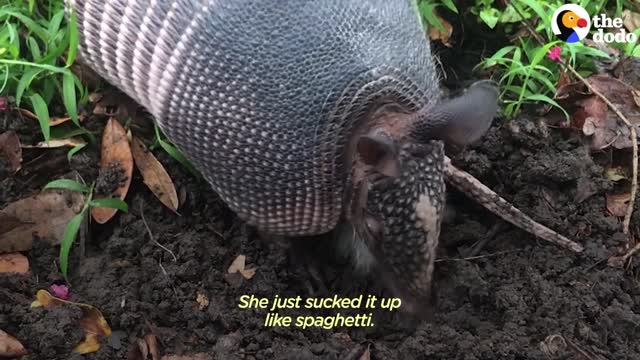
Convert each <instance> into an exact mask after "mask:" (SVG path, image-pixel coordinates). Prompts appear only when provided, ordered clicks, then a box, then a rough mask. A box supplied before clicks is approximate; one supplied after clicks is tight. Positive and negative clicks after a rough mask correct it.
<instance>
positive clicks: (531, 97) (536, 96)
mask: <svg viewBox="0 0 640 360" xmlns="http://www.w3.org/2000/svg"><path fill="white" fill-rule="evenodd" d="M524 100H533V101H542V102H545V103H547V104H550V105H553V106H555V107H556V108H558V109H560V110H561V111H562V112H563V113H564V116H565V117H566V119H567V120H569V118H570V116H569V113H567V111H566V110H565V109H564V108H563V107H562V106H560V104H558V103H557V102H556V101H555V100H553V99H552V98H550V97H548V96H546V95H542V94H533V95H529V96H527V97H525V98H524Z"/></svg>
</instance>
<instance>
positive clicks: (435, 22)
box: [418, 2, 447, 33]
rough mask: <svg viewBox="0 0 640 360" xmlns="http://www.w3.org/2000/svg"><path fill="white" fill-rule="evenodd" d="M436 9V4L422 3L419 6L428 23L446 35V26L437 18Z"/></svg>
mask: <svg viewBox="0 0 640 360" xmlns="http://www.w3.org/2000/svg"><path fill="white" fill-rule="evenodd" d="M435 7H436V6H435V4H430V3H427V2H421V3H420V5H418V8H419V9H420V14H422V16H423V17H424V18H425V20H427V23H428V24H429V25H431V26H435V27H436V28H437V29H438V30H440V31H441V32H443V33H444V32H446V31H447V30H446V29H445V28H444V25H442V23H441V22H440V20H439V19H438V17H437V16H436V13H435V12H434V11H433V9H435Z"/></svg>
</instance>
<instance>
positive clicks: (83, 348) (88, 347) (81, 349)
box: [73, 334, 100, 354]
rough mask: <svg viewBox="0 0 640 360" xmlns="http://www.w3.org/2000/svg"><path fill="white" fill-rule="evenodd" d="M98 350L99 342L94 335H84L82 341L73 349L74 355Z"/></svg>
mask: <svg viewBox="0 0 640 360" xmlns="http://www.w3.org/2000/svg"><path fill="white" fill-rule="evenodd" d="M98 350H100V340H99V339H98V335H96V334H85V336H84V339H82V341H81V342H80V343H79V344H78V345H76V346H75V347H74V348H73V352H74V353H78V354H90V353H93V352H96V351H98Z"/></svg>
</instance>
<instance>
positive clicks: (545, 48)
mask: <svg viewBox="0 0 640 360" xmlns="http://www.w3.org/2000/svg"><path fill="white" fill-rule="evenodd" d="M559 42H560V40H556V41H552V42H550V43H548V44H546V45H545V46H543V47H541V48H539V49H538V50H536V52H535V55H534V56H533V59H532V60H531V65H538V63H539V62H540V61H542V59H544V56H545V55H547V53H548V52H549V49H551V48H552V47H553V46H554V45H556V44H558V43H559Z"/></svg>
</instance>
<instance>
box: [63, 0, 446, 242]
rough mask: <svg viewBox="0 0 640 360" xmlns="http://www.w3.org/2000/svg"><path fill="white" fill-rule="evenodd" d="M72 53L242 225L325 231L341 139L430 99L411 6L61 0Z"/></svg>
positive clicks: (431, 82) (361, 1)
mask: <svg viewBox="0 0 640 360" xmlns="http://www.w3.org/2000/svg"><path fill="white" fill-rule="evenodd" d="M68 5H70V7H71V8H73V9H74V10H75V12H76V15H77V18H78V22H79V24H78V25H79V30H80V34H81V42H80V53H81V56H82V57H83V59H84V60H85V61H86V62H88V63H89V64H90V65H91V66H92V67H93V68H94V69H95V70H96V71H97V72H98V73H99V74H100V75H102V76H103V77H104V78H105V79H107V80H108V81H109V82H111V83H112V84H113V85H115V86H117V87H119V88H120V89H122V90H123V91H124V92H125V93H127V94H128V95H129V96H131V97H132V98H134V99H135V100H136V101H138V102H139V103H140V104H141V105H143V106H145V107H146V108H147V109H148V110H149V111H150V112H151V113H152V114H153V115H154V116H155V118H156V120H157V121H158V123H159V125H160V127H161V129H162V131H163V132H164V133H165V134H166V135H167V136H168V137H169V138H170V139H171V140H172V141H173V142H174V143H175V144H176V145H177V146H178V147H179V148H180V149H181V150H182V151H183V152H184V153H185V154H186V155H187V157H188V158H189V159H190V160H191V161H192V162H193V163H194V165H195V166H196V167H197V168H198V169H199V170H200V171H201V172H202V173H203V175H204V177H205V178H206V179H207V181H208V182H209V183H210V184H211V185H212V187H213V189H214V190H215V191H216V192H217V193H218V194H219V195H220V196H221V197H222V199H223V200H224V201H225V202H226V203H227V204H228V205H229V206H230V208H232V209H233V210H234V211H236V212H237V213H238V214H239V216H240V217H241V218H243V219H244V220H245V221H247V222H249V223H250V224H252V225H255V226H257V227H259V228H261V229H262V230H263V231H265V232H271V233H274V234H283V235H312V234H318V233H324V232H327V231H329V230H331V229H332V228H334V226H335V225H336V223H337V222H338V220H339V219H340V217H341V215H342V211H343V208H344V204H343V202H344V198H345V188H346V187H348V186H349V185H347V184H349V178H350V167H351V163H350V155H349V154H347V152H346V151H345V150H346V146H347V143H348V141H349V134H350V133H351V131H352V130H353V128H354V126H356V125H357V124H358V123H359V121H366V115H367V114H368V113H369V112H370V110H371V109H372V108H373V107H376V106H378V105H379V104H381V103H393V104H396V105H398V106H400V107H401V108H402V109H403V110H404V111H415V110H417V109H418V108H421V107H424V106H429V105H431V104H432V103H433V102H435V101H436V99H437V98H438V97H439V91H438V86H437V81H438V79H437V76H436V70H435V68H434V64H433V61H432V59H431V54H430V49H429V44H428V41H427V39H426V36H425V31H424V29H423V27H422V24H421V22H420V20H419V17H418V13H417V9H416V7H415V4H414V1H410V0H321V1H317V0H309V1H301V0H255V1H249V0H202V1H196V0H154V1H148V0H147V1H145V0H68Z"/></svg>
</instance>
